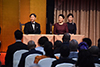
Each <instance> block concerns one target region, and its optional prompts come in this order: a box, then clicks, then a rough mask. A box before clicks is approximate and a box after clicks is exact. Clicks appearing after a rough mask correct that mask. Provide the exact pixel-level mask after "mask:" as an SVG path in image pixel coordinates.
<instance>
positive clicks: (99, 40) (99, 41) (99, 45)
mask: <svg viewBox="0 0 100 67" xmlns="http://www.w3.org/2000/svg"><path fill="white" fill-rule="evenodd" d="M98 47H99V49H100V38H99V39H98Z"/></svg>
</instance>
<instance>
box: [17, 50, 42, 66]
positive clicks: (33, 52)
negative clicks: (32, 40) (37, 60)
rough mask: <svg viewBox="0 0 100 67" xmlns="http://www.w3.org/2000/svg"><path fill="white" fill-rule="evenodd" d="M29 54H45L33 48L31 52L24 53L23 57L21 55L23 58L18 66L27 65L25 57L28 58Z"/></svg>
mask: <svg viewBox="0 0 100 67" xmlns="http://www.w3.org/2000/svg"><path fill="white" fill-rule="evenodd" d="M29 54H41V55H43V53H42V52H40V51H37V50H35V49H31V50H29V52H26V53H23V54H22V57H21V60H20V62H19V65H18V67H25V58H26V57H27V56H28V55H29Z"/></svg>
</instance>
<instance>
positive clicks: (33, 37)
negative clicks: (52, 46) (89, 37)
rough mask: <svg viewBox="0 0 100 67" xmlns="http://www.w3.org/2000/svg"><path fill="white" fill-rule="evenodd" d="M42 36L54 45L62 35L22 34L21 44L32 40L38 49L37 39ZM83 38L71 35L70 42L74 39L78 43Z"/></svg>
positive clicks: (82, 36)
mask: <svg viewBox="0 0 100 67" xmlns="http://www.w3.org/2000/svg"><path fill="white" fill-rule="evenodd" d="M42 36H46V37H47V38H48V39H49V41H51V42H52V43H54V42H55V41H56V40H61V41H62V37H63V35H54V34H28V35H26V34H24V35H23V43H25V44H27V43H28V42H29V41H30V40H33V41H34V42H35V44H36V47H38V39H39V38H40V37H42ZM84 37H85V36H84V35H71V40H72V39H75V40H77V41H78V43H80V42H81V41H82V39H83V38H84Z"/></svg>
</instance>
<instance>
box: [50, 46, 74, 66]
mask: <svg viewBox="0 0 100 67" xmlns="http://www.w3.org/2000/svg"><path fill="white" fill-rule="evenodd" d="M60 54H61V57H60V58H59V59H58V60H55V61H53V62H52V66H51V67H55V66H56V65H57V64H61V63H72V64H75V62H76V61H74V60H72V59H70V58H68V56H69V54H70V48H69V47H68V46H67V45H66V44H63V45H62V46H61V48H60Z"/></svg>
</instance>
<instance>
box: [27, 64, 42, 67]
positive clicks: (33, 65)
mask: <svg viewBox="0 0 100 67" xmlns="http://www.w3.org/2000/svg"><path fill="white" fill-rule="evenodd" d="M29 67H40V65H38V64H32V65H30V66H29Z"/></svg>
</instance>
